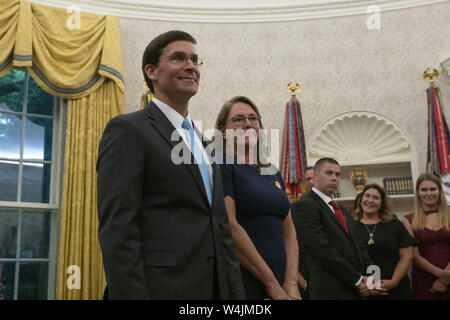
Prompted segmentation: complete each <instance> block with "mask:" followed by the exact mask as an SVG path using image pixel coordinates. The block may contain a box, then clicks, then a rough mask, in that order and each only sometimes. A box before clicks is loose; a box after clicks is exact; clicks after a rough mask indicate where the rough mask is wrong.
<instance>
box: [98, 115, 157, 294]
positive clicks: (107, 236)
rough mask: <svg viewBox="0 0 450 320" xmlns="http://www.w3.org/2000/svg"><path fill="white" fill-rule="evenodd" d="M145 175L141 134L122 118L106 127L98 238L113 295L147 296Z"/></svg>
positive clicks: (100, 156) (100, 164)
mask: <svg viewBox="0 0 450 320" xmlns="http://www.w3.org/2000/svg"><path fill="white" fill-rule="evenodd" d="M144 176H145V153H144V148H143V143H142V137H141V136H140V135H139V133H138V132H137V130H136V129H135V127H134V126H133V125H132V124H131V123H130V121H129V120H127V119H126V118H125V117H124V116H118V117H116V118H114V119H113V120H111V121H110V122H109V123H108V125H107V126H106V128H105V131H104V133H103V136H102V139H101V141H100V146H99V154H98V161H97V205H98V217H99V221H100V225H99V232H98V235H99V241H100V247H101V250H102V255H103V263H104V267H105V274H106V280H107V285H108V289H109V294H110V298H111V299H148V298H149V296H148V291H147V284H146V281H145V277H144V268H143V263H142V255H141V236H140V228H139V220H140V219H139V209H140V206H141V195H142V185H143V179H144Z"/></svg>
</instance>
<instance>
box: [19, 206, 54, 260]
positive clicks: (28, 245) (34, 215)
mask: <svg viewBox="0 0 450 320" xmlns="http://www.w3.org/2000/svg"><path fill="white" fill-rule="evenodd" d="M50 218H51V214H50V212H37V211H28V212H23V214H22V229H21V240H20V258H21V259H38V258H41V259H48V258H49V255H50V252H49V250H50Z"/></svg>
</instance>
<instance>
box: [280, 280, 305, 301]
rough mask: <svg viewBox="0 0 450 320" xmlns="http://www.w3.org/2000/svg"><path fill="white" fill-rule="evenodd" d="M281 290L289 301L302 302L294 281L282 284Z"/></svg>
mask: <svg viewBox="0 0 450 320" xmlns="http://www.w3.org/2000/svg"><path fill="white" fill-rule="evenodd" d="M283 289H284V291H285V292H286V293H287V295H288V296H289V297H290V298H291V299H293V300H302V296H301V295H300V292H299V291H298V285H297V283H296V282H295V281H286V282H285V283H284V284H283Z"/></svg>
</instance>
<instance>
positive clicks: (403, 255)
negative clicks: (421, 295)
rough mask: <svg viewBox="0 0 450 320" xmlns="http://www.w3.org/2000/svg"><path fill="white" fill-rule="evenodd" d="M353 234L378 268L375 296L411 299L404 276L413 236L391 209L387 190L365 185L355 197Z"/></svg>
mask: <svg viewBox="0 0 450 320" xmlns="http://www.w3.org/2000/svg"><path fill="white" fill-rule="evenodd" d="M354 219H355V221H356V225H355V229H354V230H355V233H356V237H357V238H358V240H359V241H360V242H361V243H362V244H363V245H365V246H366V248H367V252H368V254H369V257H370V260H371V261H372V263H373V264H374V265H376V266H378V267H379V268H380V272H381V274H380V276H381V284H380V285H381V287H382V288H385V289H386V290H387V292H388V295H384V293H381V294H379V295H377V297H376V298H375V297H371V298H375V299H389V300H405V299H411V297H412V296H411V287H410V283H409V279H408V276H407V272H408V269H409V267H410V265H411V262H412V259H413V246H414V245H415V241H414V239H413V238H412V237H411V236H410V235H409V233H408V231H407V230H406V229H405V227H404V226H403V224H402V223H401V221H400V220H398V219H397V217H396V216H395V214H394V213H393V212H392V210H391V205H390V200H389V198H388V197H387V196H386V191H385V190H384V189H383V188H382V187H381V186H379V185H378V184H368V185H366V186H365V187H364V189H363V191H362V192H361V196H359V197H358V200H357V203H356V208H355V211H354Z"/></svg>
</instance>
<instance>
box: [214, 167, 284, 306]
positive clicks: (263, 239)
mask: <svg viewBox="0 0 450 320" xmlns="http://www.w3.org/2000/svg"><path fill="white" fill-rule="evenodd" d="M222 177H223V189H224V196H230V197H231V198H233V200H234V202H235V204H236V218H237V221H238V222H239V224H240V225H241V226H242V227H243V228H244V229H245V231H246V232H247V233H248V235H249V237H250V239H251V240H252V241H253V244H254V245H255V247H256V249H257V250H258V252H259V254H260V255H261V257H262V258H263V259H264V261H266V263H267V265H268V266H269V267H270V269H271V270H272V272H273V273H274V275H275V277H276V278H277V280H278V282H279V283H280V285H282V284H283V281H284V273H285V270H286V247H285V245H284V237H283V225H282V224H283V220H284V219H285V218H286V216H287V214H288V212H289V200H288V198H287V196H286V192H285V186H284V183H283V179H282V178H281V174H280V172H279V171H276V174H274V175H263V174H260V173H259V172H258V170H257V169H256V168H254V167H253V166H250V165H245V164H223V165H222ZM241 272H242V278H243V282H244V288H245V291H246V294H247V299H252V300H255V299H265V298H268V295H267V293H266V290H265V286H264V285H263V284H262V283H261V282H260V281H259V280H257V279H256V278H255V277H254V276H253V275H252V274H251V273H250V272H248V271H247V270H246V269H245V268H243V267H242V266H241Z"/></svg>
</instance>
